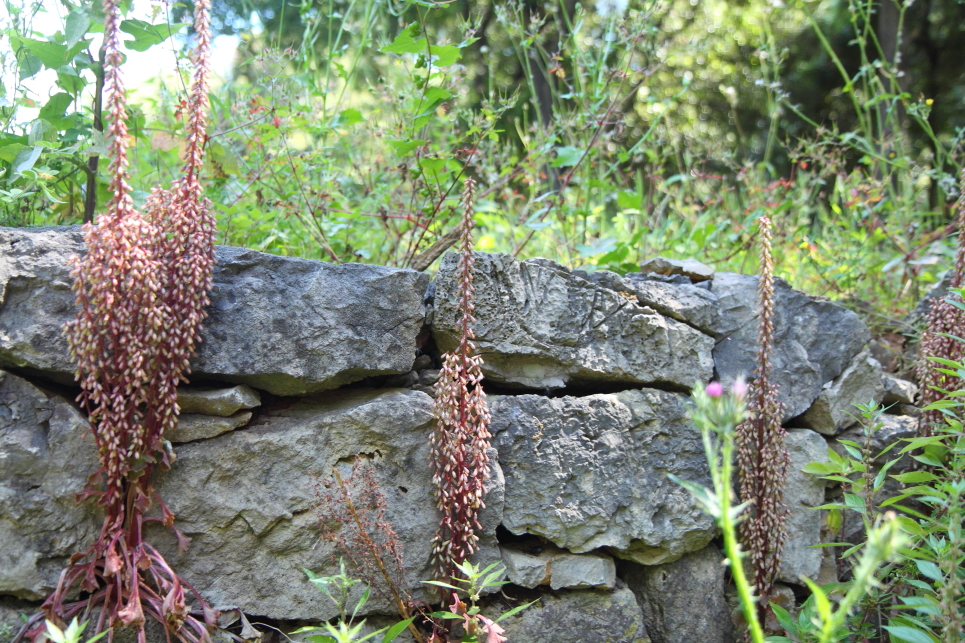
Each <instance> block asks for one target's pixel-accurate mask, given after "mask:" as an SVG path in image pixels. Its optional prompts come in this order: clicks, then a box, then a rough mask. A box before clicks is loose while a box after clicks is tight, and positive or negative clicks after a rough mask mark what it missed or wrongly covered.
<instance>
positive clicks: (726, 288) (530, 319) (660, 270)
mask: <svg viewBox="0 0 965 643" xmlns="http://www.w3.org/2000/svg"><path fill="white" fill-rule="evenodd" d="M82 251H83V243H82V237H81V234H80V231H79V229H78V228H46V229H4V228H0V369H3V370H0V619H8V618H12V617H13V616H15V615H16V614H17V613H19V612H21V611H24V610H29V609H31V608H32V607H33V606H35V605H36V604H37V601H40V600H41V599H42V598H43V597H44V596H45V595H46V594H47V593H48V592H50V590H51V589H52V588H53V587H54V585H55V583H56V581H57V577H58V574H59V572H60V571H61V569H63V567H64V565H65V564H66V562H67V560H68V558H69V557H70V555H71V554H73V553H74V552H76V551H79V550H83V549H85V548H86V546H87V545H89V543H90V542H91V541H92V539H93V538H94V536H95V535H96V532H97V530H98V528H99V524H100V522H99V516H98V514H97V511H96V510H95V509H94V508H92V507H90V506H89V505H81V506H77V505H75V504H74V500H73V499H74V495H75V494H76V493H78V492H79V491H81V490H82V488H83V486H84V484H85V480H86V478H87V476H88V475H89V474H90V473H91V472H93V471H94V470H95V469H96V468H97V464H96V456H95V453H94V448H93V443H92V440H91V438H90V436H89V435H87V436H85V435H84V433H85V428H86V422H85V419H84V417H83V416H82V414H81V413H80V412H79V411H78V410H77V408H76V407H75V405H74V404H73V402H72V401H71V400H72V399H73V398H74V397H75V396H76V393H77V390H76V389H75V388H74V387H73V382H72V373H73V366H72V364H71V360H70V357H69V354H68V352H67V345H66V342H65V340H64V339H63V336H62V334H61V331H60V329H61V327H62V325H63V323H64V322H65V321H67V320H68V319H69V318H71V317H72V316H73V314H74V309H73V295H72V292H71V290H70V284H71V281H70V277H69V272H68V260H69V257H70V256H71V255H75V254H79V253H81V252H82ZM217 260H218V263H217V266H216V270H215V278H214V284H215V285H214V290H213V292H212V304H211V307H210V317H209V319H208V321H207V324H206V327H205V330H204V333H203V343H202V344H201V346H200V350H199V352H198V355H197V357H196V358H195V360H194V362H193V369H194V373H193V375H192V377H191V380H192V384H191V386H189V387H184V388H183V389H182V390H181V393H180V403H181V406H182V416H181V420H180V424H179V427H178V430H177V431H176V433H175V434H174V435H172V436H170V437H171V441H172V442H173V443H174V444H173V449H174V451H175V452H176V454H177V460H176V461H175V463H174V466H173V468H172V469H171V470H170V471H167V472H163V473H162V474H160V476H159V480H158V489H159V492H160V494H161V496H162V497H163V498H164V499H165V502H166V503H167V504H168V506H169V507H170V508H171V509H172V510H173V511H174V512H175V514H176V515H177V525H178V526H179V528H180V529H181V531H183V532H184V533H185V534H186V535H187V536H189V537H191V539H192V543H191V547H190V548H189V550H188V551H187V553H185V554H183V555H179V554H178V553H177V548H176V543H175V539H174V537H173V536H172V534H171V533H170V532H169V531H168V530H165V529H162V528H157V529H152V530H151V533H150V534H149V538H150V539H151V541H152V542H154V543H156V544H157V545H158V547H159V549H161V551H162V552H163V553H164V554H165V555H166V556H168V557H169V560H170V561H171V562H172V563H173V564H174V566H175V567H176V568H177V569H178V570H179V571H180V572H181V573H182V574H183V576H184V577H185V578H186V579H188V580H189V581H190V582H191V583H192V584H193V585H194V586H195V587H197V589H199V590H200V591H201V593H202V594H203V595H204V596H205V597H206V598H207V600H208V601H209V602H210V603H211V604H213V605H215V606H216V607H221V608H228V607H234V608H238V609H240V610H242V611H244V612H245V613H246V614H248V615H249V616H250V617H251V619H272V622H274V623H276V624H284V623H288V622H297V621H317V620H319V619H328V618H331V617H332V616H333V615H334V613H333V609H332V606H331V604H330V603H329V602H327V600H326V599H325V598H324V597H323V596H322V595H321V594H320V593H319V592H318V591H317V589H315V588H314V587H313V586H312V585H311V584H310V583H308V581H307V579H306V577H305V574H304V573H303V571H302V570H303V569H310V570H313V571H315V572H316V573H319V574H324V573H328V572H332V571H334V568H333V544H332V543H331V542H326V541H323V540H322V539H321V538H320V531H319V528H318V521H319V516H318V510H317V501H316V494H315V490H314V484H315V481H316V480H318V479H319V478H321V479H327V478H328V477H330V476H331V474H332V471H333V470H334V469H337V468H338V469H340V470H342V471H343V472H345V473H347V472H348V470H349V468H350V467H351V463H352V462H353V461H354V459H355V457H356V456H360V455H361V456H363V457H365V458H366V459H367V460H368V461H369V463H370V465H371V466H372V468H373V470H374V472H375V474H376V477H377V479H378V481H379V484H380V488H381V489H382V491H383V492H384V493H385V494H386V495H387V497H388V501H389V502H388V518H389V521H390V522H391V524H392V525H393V526H394V528H395V530H396V532H397V533H398V534H399V536H400V539H401V542H402V549H403V554H404V557H405V561H406V566H407V576H406V578H405V581H404V582H405V583H406V584H407V586H408V589H409V591H411V592H412V593H413V595H414V596H415V597H417V598H423V599H428V598H430V597H429V596H428V595H427V594H425V593H424V592H423V590H422V588H421V587H420V583H419V581H420V580H422V579H426V578H428V577H429V573H430V568H429V545H430V541H431V538H432V535H433V532H434V529H435V525H436V523H437V512H436V510H435V508H434V506H433V502H432V486H431V480H430V475H429V467H428V436H429V433H430V430H431V427H432V423H433V420H432V415H431V406H432V398H431V395H432V388H431V385H432V383H434V381H435V379H436V378H437V376H438V370H437V369H438V367H439V353H440V351H445V350H447V349H449V348H451V347H452V346H453V345H454V343H455V341H456V333H457V332H458V331H457V327H456V320H457V311H456V309H455V302H456V297H455V294H454V293H455V289H456V287H457V281H456V275H455V260H456V258H455V257H454V256H452V255H450V256H448V257H446V258H445V259H444V261H443V262H442V266H441V268H440V271H439V274H438V275H437V276H436V277H435V279H434V281H431V282H430V278H429V276H428V275H425V274H422V273H417V272H413V271H409V270H399V269H393V268H386V267H380V266H370V265H355V264H350V265H332V264H327V263H323V262H318V261H308V260H302V259H292V258H286V257H276V256H272V255H267V254H262V253H258V252H254V251H252V250H247V249H241V248H228V247H219V248H218V252H217ZM476 266H477V278H476V301H477V309H476V312H477V317H478V322H477V324H476V334H477V338H478V342H477V344H478V346H479V351H480V354H481V355H482V356H483V358H484V359H485V366H484V372H485V376H486V385H487V388H488V389H489V394H490V398H489V401H490V405H491V411H492V416H493V421H492V433H493V448H494V453H493V454H492V455H493V458H492V460H493V473H492V477H491V480H490V483H489V486H488V495H487V497H486V510H485V512H484V514H483V520H482V522H483V532H484V533H483V534H482V541H481V548H480V551H479V552H478V555H477V558H478V560H479V561H480V562H482V563H484V564H485V563H488V562H492V561H497V560H501V561H502V562H503V564H504V565H505V566H506V568H507V576H508V580H509V581H510V583H511V584H510V585H508V586H507V587H506V588H505V590H504V593H503V594H504V595H505V596H502V595H500V596H497V597H492V599H491V601H492V605H491V606H490V608H489V609H493V610H496V609H499V608H500V607H502V608H505V606H506V605H507V603H506V601H507V600H509V599H514V598H516V599H519V600H523V599H525V600H532V599H533V598H534V597H535V598H539V602H538V603H537V604H536V605H535V606H534V607H532V608H530V609H528V610H526V611H525V612H522V613H520V614H519V615H517V616H516V617H513V618H512V619H510V620H509V622H508V624H507V625H506V629H507V633H508V636H509V637H510V641H512V642H513V643H542V642H543V641H547V642H548V641H560V640H572V638H573V635H574V633H578V635H579V638H580V639H581V640H585V641H588V642H596V641H599V642H600V643H603V642H610V643H622V642H626V643H630V642H633V643H642V642H644V641H653V642H654V643H665V642H666V643H678V642H679V643H690V642H691V641H696V640H699V641H702V642H705V643H724V642H725V641H731V640H733V627H732V625H731V624H730V613H731V607H730V606H729V605H728V604H727V601H726V597H725V587H726V578H725V573H724V572H725V570H724V568H723V567H722V566H721V564H720V561H721V554H720V553H719V551H718V548H717V545H716V543H715V539H716V537H717V533H716V531H715V528H714V526H713V523H712V521H711V520H710V519H709V518H708V517H707V516H706V515H704V514H702V513H701V512H700V511H699V510H698V509H697V508H696V506H695V505H694V503H693V501H692V500H691V499H690V497H689V496H688V494H687V493H685V492H684V491H683V490H682V489H681V488H679V487H678V486H676V485H675V484H673V483H672V482H670V480H669V479H668V478H667V474H671V473H672V474H675V475H677V476H680V477H682V478H685V479H689V480H694V481H698V482H704V483H706V482H707V481H708V471H707V465H706V463H705V462H704V456H703V450H702V448H701V444H700V440H699V435H698V434H697V432H696V430H695V429H694V428H693V426H692V425H691V424H690V422H689V420H688V417H687V406H688V399H687V395H686V393H687V390H688V389H689V388H690V387H691V386H692V385H693V384H694V383H695V382H698V381H700V382H706V381H708V380H710V379H711V378H715V377H716V378H719V379H722V380H723V381H725V382H727V381H730V380H733V379H734V378H735V377H737V376H739V375H741V374H749V373H750V372H752V370H753V366H754V352H755V350H754V347H755V342H756V335H757V324H756V279H755V278H754V277H748V276H743V275H737V274H717V275H714V274H713V272H712V271H710V270H709V269H706V267H702V266H700V265H699V264H697V265H687V264H683V265H678V264H674V263H673V262H667V261H657V262H655V263H653V264H651V265H649V266H645V268H647V269H648V270H649V272H641V273H636V274H632V275H627V276H626V277H620V276H618V275H616V274H613V273H608V272H596V273H585V272H580V271H571V270H568V269H566V268H564V267H562V266H560V265H557V264H555V263H553V262H550V261H547V260H543V259H534V260H529V261H523V262H521V261H517V260H515V259H513V258H512V257H509V256H507V255H501V254H479V255H478V258H477V263H476ZM775 333H776V347H775V358H774V359H775V373H776V378H777V381H778V383H779V384H780V386H781V396H782V400H783V401H784V402H785V404H786V405H787V408H788V416H787V418H786V419H787V420H788V422H789V426H794V427H797V428H795V429H794V430H792V431H791V432H790V437H789V444H788V446H789V449H790V451H791V454H792V463H793V466H792V472H791V480H790V484H789V488H788V493H787V504H788V506H789V509H790V512H791V517H790V523H789V524H790V532H791V533H790V536H791V540H790V543H789V545H788V554H787V556H786V559H785V561H784V564H783V566H782V570H781V577H782V580H783V581H785V582H787V583H792V584H797V583H800V576H801V575H802V574H803V575H806V576H809V577H812V578H818V577H819V576H820V575H821V574H822V573H824V574H825V576H826V575H827V564H826V563H827V561H823V560H822V556H821V550H819V549H813V548H811V547H810V546H811V545H813V544H815V543H816V542H818V541H819V539H820V536H821V533H820V532H821V516H820V514H819V512H817V511H814V510H813V509H812V507H815V506H817V505H820V504H822V503H823V501H824V486H823V483H821V482H820V481H816V480H814V479H813V478H811V477H810V476H808V475H806V474H804V473H802V472H801V467H803V466H804V465H805V464H807V463H808V462H811V461H815V460H823V459H825V458H826V457H827V456H826V446H825V444H826V443H825V440H826V439H830V438H833V436H835V435H836V434H838V433H840V432H842V431H844V430H846V429H847V428H848V426H849V424H850V423H851V422H850V421H849V417H848V416H847V414H846V413H845V411H847V409H848V408H850V404H851V403H852V402H855V401H861V402H866V401H867V398H868V395H869V391H870V395H871V396H877V399H881V397H882V396H884V395H886V394H887V393H886V389H887V390H891V389H896V387H897V388H898V389H900V388H901V386H899V385H897V384H888V383H887V382H885V381H884V380H882V379H881V374H880V371H879V370H876V369H875V368H873V366H874V364H873V363H872V362H873V361H874V360H873V359H872V358H871V357H870V356H869V355H868V354H867V353H863V352H862V349H863V348H864V346H865V345H866V344H867V343H868V339H869V333H868V330H867V328H866V327H865V326H864V324H863V323H862V322H861V321H860V319H859V318H858V317H857V315H855V314H854V313H852V312H850V311H847V310H845V309H844V308H841V307H840V306H837V305H835V304H834V303H832V302H830V301H827V300H824V299H820V298H816V297H810V296H808V295H805V294H804V293H801V292H798V291H795V290H792V289H791V288H790V287H788V286H787V284H786V283H784V282H778V284H777V318H776V324H775ZM888 386H890V388H888ZM869 387H870V388H869ZM819 432H820V433H819ZM822 434H823V435H822ZM822 563H825V565H824V568H822ZM822 569H824V571H823V572H822ZM506 597H508V599H507V598H506ZM510 604H511V603H510ZM367 610H368V611H369V612H371V614H372V615H373V618H378V614H390V613H391V610H390V609H388V606H387V605H386V604H385V603H384V602H380V601H378V600H375V601H373V602H371V603H370V604H369V606H368V607H367Z"/></svg>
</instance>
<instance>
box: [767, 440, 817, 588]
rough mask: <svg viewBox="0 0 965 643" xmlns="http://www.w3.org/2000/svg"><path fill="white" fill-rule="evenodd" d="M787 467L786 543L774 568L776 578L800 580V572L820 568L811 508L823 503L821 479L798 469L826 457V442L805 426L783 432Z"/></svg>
mask: <svg viewBox="0 0 965 643" xmlns="http://www.w3.org/2000/svg"><path fill="white" fill-rule="evenodd" d="M785 444H786V446H787V450H788V452H789V453H790V454H791V464H790V466H789V467H788V476H787V487H786V488H785V491H784V504H785V505H786V506H787V508H788V519H787V536H788V538H787V543H786V544H785V546H784V557H783V558H782V559H781V567H780V569H779V570H778V579H779V580H782V581H785V582H788V583H795V584H798V585H800V584H801V576H802V575H803V576H807V577H808V578H810V579H812V580H813V579H815V578H817V577H818V574H819V573H820V571H821V555H822V552H823V551H824V550H823V549H819V548H815V547H814V545H817V544H818V543H820V542H821V512H820V511H817V510H815V509H814V507H819V506H821V505H823V504H824V488H825V484H826V483H825V481H824V480H821V479H819V478H818V477H817V476H814V475H811V474H809V473H804V472H803V471H801V469H803V468H804V467H805V466H806V465H808V464H810V463H812V462H827V461H828V445H827V443H826V442H825V441H824V438H822V437H821V436H820V435H818V434H817V433H815V432H814V431H810V430H808V429H790V430H789V431H788V432H787V442H786V443H785Z"/></svg>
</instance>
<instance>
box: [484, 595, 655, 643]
mask: <svg viewBox="0 0 965 643" xmlns="http://www.w3.org/2000/svg"><path fill="white" fill-rule="evenodd" d="M506 609H509V608H506ZM503 611H506V610H496V609H494V608H493V607H490V608H488V609H486V610H484V613H487V614H489V616H490V618H495V617H496V616H497V615H498V614H500V613H502V612H503ZM499 624H500V625H501V626H503V627H504V628H505V629H506V632H505V634H504V636H505V637H506V638H507V639H508V640H509V641H511V642H512V643H561V642H562V641H574V640H578V641H580V642H581V643H650V639H649V638H648V637H647V631H646V628H645V627H644V625H643V616H642V614H641V612H640V606H639V605H638V604H637V601H636V599H635V598H634V596H633V592H631V591H630V590H629V589H627V588H626V587H625V586H624V585H623V584H622V583H621V584H620V586H618V587H617V589H615V590H614V591H612V592H608V591H605V590H592V589H588V590H587V589H584V590H564V591H562V592H558V593H556V594H543V595H542V596H541V597H540V599H539V602H538V603H536V604H535V605H531V606H530V607H528V608H526V609H525V610H523V611H522V612H519V613H518V614H515V615H514V616H510V617H509V618H507V619H506V620H504V621H501V622H500V623H499Z"/></svg>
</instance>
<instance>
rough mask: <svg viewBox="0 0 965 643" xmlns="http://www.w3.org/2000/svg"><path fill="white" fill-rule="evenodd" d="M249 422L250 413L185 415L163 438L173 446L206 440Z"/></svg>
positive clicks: (180, 416) (179, 417)
mask: <svg viewBox="0 0 965 643" xmlns="http://www.w3.org/2000/svg"><path fill="white" fill-rule="evenodd" d="M249 420H251V411H238V412H237V413H235V414H234V415H231V416H229V417H219V416H217V415H200V414H197V413H185V414H183V415H179V416H178V424H177V426H175V427H174V430H173V431H171V432H169V433H167V434H166V435H165V437H166V438H167V439H168V440H169V441H171V442H173V443H174V444H178V443H180V442H193V441H195V440H207V439H209V438H213V437H216V436H219V435H221V434H222V433H227V432H228V431H234V430H235V429H237V428H240V427H243V426H244V425H246V424H248V421H249Z"/></svg>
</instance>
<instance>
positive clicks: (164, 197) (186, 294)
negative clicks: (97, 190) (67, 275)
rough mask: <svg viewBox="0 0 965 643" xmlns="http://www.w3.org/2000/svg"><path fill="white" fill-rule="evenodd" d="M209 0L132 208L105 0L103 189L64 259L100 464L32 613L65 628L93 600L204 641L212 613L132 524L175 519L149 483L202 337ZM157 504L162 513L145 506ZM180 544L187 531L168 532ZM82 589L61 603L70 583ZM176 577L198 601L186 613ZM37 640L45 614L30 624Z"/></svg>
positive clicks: (123, 615) (113, 6)
mask: <svg viewBox="0 0 965 643" xmlns="http://www.w3.org/2000/svg"><path fill="white" fill-rule="evenodd" d="M208 4H209V3H208V0H198V1H197V2H196V3H195V25H194V26H195V32H196V38H197V46H196V49H195V52H194V78H193V82H192V95H191V99H190V108H189V112H190V117H189V121H188V124H187V141H186V143H187V144H186V153H185V157H184V168H183V176H182V177H181V178H180V179H179V180H177V181H176V182H175V183H174V184H173V185H172V187H171V189H170V190H167V191H165V190H155V191H154V192H153V194H152V195H151V197H150V198H149V200H148V207H147V212H146V215H143V216H142V215H141V213H139V212H138V211H137V210H136V209H135V207H134V204H133V201H132V199H131V196H130V191H131V188H130V186H129V185H128V181H127V178H128V175H127V166H128V159H127V147H128V134H127V127H126V125H125V120H124V119H125V116H126V110H125V104H126V96H125V91H124V84H123V80H122V77H121V71H120V64H121V61H122V54H121V51H120V34H119V27H120V20H121V15H120V10H119V7H118V0H104V2H103V8H104V13H105V22H104V53H105V58H104V59H105V74H106V89H107V96H108V98H107V107H108V123H109V125H108V133H109V136H110V158H111V167H110V176H111V192H112V193H113V198H112V199H111V201H110V202H109V203H108V205H107V208H106V212H104V213H103V214H101V215H100V216H98V218H97V223H96V225H93V224H86V225H85V226H84V241H85V245H86V249H87V253H86V255H85V256H84V257H82V258H79V259H77V258H75V259H74V267H73V277H74V289H75V290H76V292H77V304H78V307H79V308H80V314H79V316H78V318H77V319H76V320H75V321H73V322H70V323H69V324H68V325H67V328H66V334H67V338H68V341H69V343H70V347H71V351H72V352H73V354H74V356H75V358H76V360H77V379H78V380H79V382H80V385H81V389H82V392H81V394H80V396H79V398H78V401H79V402H80V403H81V406H82V407H83V408H84V409H85V410H86V411H87V413H88V416H89V420H90V426H91V431H92V433H93V436H94V441H95V443H96V446H97V451H98V457H99V460H100V465H101V467H100V469H99V470H98V471H97V472H95V473H94V474H93V475H92V476H91V479H90V480H89V484H88V488H87V490H86V491H85V492H84V494H82V497H94V498H96V499H97V502H98V504H99V505H100V506H101V507H103V509H104V513H105V516H104V523H103V526H102V528H101V531H100V534H99V536H98V538H97V540H96V542H95V543H94V544H93V546H92V547H91V548H90V549H89V550H88V551H86V552H84V553H81V554H75V555H74V556H73V557H72V558H71V562H70V564H69V566H68V567H67V569H65V570H64V572H63V573H62V574H61V577H60V581H59V583H58V586H57V588H56V589H55V590H54V592H53V593H52V594H51V596H50V597H49V598H48V599H47V600H46V602H45V603H44V605H43V608H42V609H43V614H44V615H45V616H46V617H47V618H48V619H50V620H51V621H53V622H55V623H56V624H58V625H60V626H63V625H64V621H66V620H67V619H69V618H71V617H72V616H74V615H76V614H78V613H79V612H81V610H84V609H90V608H93V607H97V606H99V607H100V615H99V617H98V620H97V624H96V631H97V632H100V631H103V630H104V629H105V627H106V628H109V629H110V630H111V632H113V628H114V627H115V626H134V627H135V628H136V629H137V633H138V641H139V642H140V643H144V641H145V638H146V637H145V630H144V624H145V619H146V616H150V617H152V618H154V619H155V620H157V621H159V622H160V623H161V624H162V625H164V627H165V628H166V630H167V632H168V633H169V636H170V634H174V635H175V636H176V637H177V638H178V639H180V640H182V641H187V642H190V643H195V642H198V641H206V640H210V636H209V630H210V629H211V628H213V627H215V626H216V620H217V612H216V611H215V610H213V609H211V608H209V607H208V606H207V605H206V604H205V602H204V601H203V599H201V597H200V595H198V593H197V592H196V591H194V590H193V589H192V588H190V586H189V585H187V583H185V582H184V581H183V580H182V579H180V578H179V577H178V575H177V574H176V573H175V572H174V571H173V570H172V569H171V568H170V566H169V565H168V564H167V563H166V562H165V560H164V558H163V557H162V556H161V554H160V553H159V552H158V551H157V550H156V549H155V548H154V547H152V546H151V545H149V544H148V543H146V542H145V541H144V539H143V529H144V524H145V523H146V522H148V521H160V522H162V523H163V524H164V525H165V526H168V527H172V528H173V521H174V516H173V514H172V513H171V512H170V511H169V510H168V509H167V507H165V506H164V504H163V502H161V501H160V498H158V497H157V495H156V494H155V492H154V488H153V473H154V471H155V469H156V468H158V467H161V468H167V467H169V466H170V464H171V461H170V459H169V457H168V455H167V453H166V452H165V450H164V448H163V446H164V443H163V437H164V434H165V432H166V431H167V430H169V429H171V428H172V427H173V426H174V425H175V424H176V423H177V414H178V407H177V390H176V387H177V384H178V383H179V382H180V381H182V380H183V379H184V378H183V374H185V373H187V372H189V367H188V361H189V359H190V357H191V355H192V354H193V352H194V347H195V345H196V344H197V342H198V341H200V338H199V333H200V330H201V321H202V320H203V318H204V316H205V313H204V307H205V306H206V305H207V304H208V295H207V292H208V290H209V289H210V288H211V275H212V266H213V263H214V245H213V244H214V237H213V232H214V222H213V218H212V217H211V215H210V214H209V213H208V203H207V201H206V200H205V197H204V194H203V189H202V187H201V184H200V182H199V174H200V171H201V168H202V163H203V156H204V144H205V131H204V130H205V110H206V109H207V106H208V96H207V95H208V76H209V66H208V60H209V55H210V33H209V19H208V10H209V6H208ZM154 501H157V503H158V505H159V507H160V512H161V517H160V518H151V517H147V515H146V514H147V512H148V510H149V509H150V508H151V506H152V505H153V503H154ZM174 531H175V533H176V535H177V537H178V544H179V548H180V549H182V550H183V549H184V548H185V547H186V546H187V544H188V542H189V540H188V539H187V538H185V537H184V536H183V535H181V533H180V532H178V531H177V530H176V529H175V530H174ZM78 585H79V588H80V589H81V590H83V591H84V592H87V593H88V597H87V599H86V600H80V601H74V602H66V600H67V597H68V595H69V594H71V592H72V591H74V590H75V589H77V586H78ZM185 587H188V589H189V590H190V591H191V592H192V593H193V594H194V596H195V598H196V599H197V601H198V603H199V604H200V608H201V613H202V614H203V621H204V622H202V621H200V620H198V618H196V617H195V616H193V615H192V614H191V613H190V611H189V608H188V606H187V603H186V600H185V589H184V588H185ZM28 635H30V636H32V637H33V638H34V639H35V640H37V641H40V640H43V638H44V633H43V624H42V623H40V624H38V625H37V626H35V627H34V628H33V629H31V630H30V631H29V632H28Z"/></svg>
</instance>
